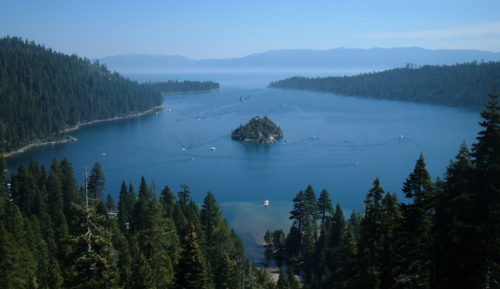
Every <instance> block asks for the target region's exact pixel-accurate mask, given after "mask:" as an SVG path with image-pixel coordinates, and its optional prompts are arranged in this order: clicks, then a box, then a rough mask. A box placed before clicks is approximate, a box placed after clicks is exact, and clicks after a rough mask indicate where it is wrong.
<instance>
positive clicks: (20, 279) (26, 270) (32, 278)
mask: <svg viewBox="0 0 500 289" xmlns="http://www.w3.org/2000/svg"><path fill="white" fill-rule="evenodd" d="M3 221H4V222H0V256H2V257H1V258H0V285H1V286H0V288H5V289H17V288H31V286H33V284H34V282H36V262H35V259H34V256H33V255H32V254H31V252H30V249H29V246H28V241H29V240H27V239H26V237H25V233H26V232H25V230H24V218H23V216H22V214H21V211H20V210H19V208H18V207H17V206H16V205H14V204H9V205H8V206H7V208H6V217H5V219H4V220H3Z"/></svg>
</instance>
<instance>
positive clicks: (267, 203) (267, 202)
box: [262, 200, 269, 208]
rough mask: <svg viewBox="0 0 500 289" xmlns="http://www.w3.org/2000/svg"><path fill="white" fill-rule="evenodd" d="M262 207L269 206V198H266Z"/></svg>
mask: <svg viewBox="0 0 500 289" xmlns="http://www.w3.org/2000/svg"><path fill="white" fill-rule="evenodd" d="M262 207H264V208H267V207H269V201H268V200H265V201H264V204H262Z"/></svg>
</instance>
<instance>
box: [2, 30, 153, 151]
mask: <svg viewBox="0 0 500 289" xmlns="http://www.w3.org/2000/svg"><path fill="white" fill-rule="evenodd" d="M0 103H1V104H2V105H0V153H2V152H8V151H11V150H14V149H17V148H19V147H21V146H24V145H26V144H28V143H30V142H33V141H40V140H47V139H56V138H59V137H60V133H61V131H62V130H64V129H66V128H68V127H72V126H74V125H76V124H78V123H80V122H87V121H92V120H99V119H106V118H112V117H116V116H124V115H128V114H131V113H137V112H142V111H146V110H149V109H151V108H152V107H155V106H158V105H160V104H161V103H162V97H161V95H160V94H159V93H158V91H157V90H155V89H152V88H151V87H149V86H147V85H144V84H139V83H137V82H135V81H131V80H128V79H126V78H124V77H122V76H120V75H119V74H118V73H114V72H110V71H109V70H108V69H106V67H105V66H104V65H100V64H99V63H98V62H91V61H90V60H88V59H84V58H80V57H78V56H76V55H65V54H62V53H58V52H55V51H53V50H51V49H48V48H45V47H43V46H41V45H37V44H35V43H33V42H28V41H23V40H22V39H20V38H11V37H5V38H1V39H0Z"/></svg>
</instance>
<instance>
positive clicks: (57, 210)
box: [0, 159, 274, 289]
mask: <svg viewBox="0 0 500 289" xmlns="http://www.w3.org/2000/svg"><path fill="white" fill-rule="evenodd" d="M0 161H1V162H0V256H1V258H0V288H2V289H21V288H45V289H58V288H85V289H90V288H92V289H100V288H101V289H109V288H131V289H132V288H137V289H139V288H144V289H146V288H148V289H149V288H186V289H188V288H192V289H195V288H205V289H210V288H249V289H250V288H256V289H258V288H262V289H264V288H274V287H273V284H272V283H271V282H270V280H269V279H268V277H267V275H265V273H264V272H263V271H261V270H257V269H256V268H255V267H254V266H253V264H252V263H251V262H250V261H249V260H248V259H247V258H246V257H245V254H244V250H243V245H242V242H241V240H240V239H239V238H238V237H237V236H236V235H235V234H234V232H233V231H232V230H231V229H230V228H229V226H228V225H227V222H226V221H225V220H224V219H223V218H222V217H221V211H220V208H219V206H218V204H217V202H216V200H215V196H214V195H213V194H211V193H210V192H209V193H207V194H206V197H205V199H204V202H203V204H202V205H201V209H200V208H199V206H198V205H197V204H195V203H194V201H193V200H192V199H191V197H190V193H191V192H190V190H189V187H188V186H183V187H182V190H181V191H180V192H179V193H178V194H177V197H176V196H175V195H174V193H173V192H172V191H171V190H170V188H168V187H165V188H163V189H162V190H161V192H160V196H159V198H158V195H157V192H156V186H155V185H154V183H147V182H146V180H145V179H144V178H142V179H141V183H140V186H139V189H138V192H137V193H136V190H135V188H134V186H133V185H132V184H126V183H123V184H122V185H121V188H117V189H119V190H120V192H119V200H118V203H117V204H116V203H115V202H114V201H113V199H112V197H111V195H107V198H104V196H103V191H104V186H105V182H104V180H105V176H104V173H103V171H102V169H101V166H100V165H99V164H95V165H94V167H93V169H92V172H91V174H90V176H89V177H88V178H87V181H85V182H84V183H85V185H84V186H83V187H81V188H78V187H77V181H76V179H75V176H74V174H73V170H72V166H71V164H70V163H69V162H68V161H67V160H62V161H57V160H54V161H53V162H52V164H51V166H50V169H48V170H46V169H45V168H44V167H42V166H40V165H39V164H37V163H35V162H31V163H30V164H29V166H28V167H25V166H24V165H20V166H19V169H18V171H17V173H15V174H13V175H12V176H8V172H7V170H6V164H5V161H4V159H0Z"/></svg>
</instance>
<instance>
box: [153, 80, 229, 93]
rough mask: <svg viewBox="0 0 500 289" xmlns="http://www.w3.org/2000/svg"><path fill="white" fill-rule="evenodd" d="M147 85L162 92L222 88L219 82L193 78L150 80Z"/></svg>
mask: <svg viewBox="0 0 500 289" xmlns="http://www.w3.org/2000/svg"><path fill="white" fill-rule="evenodd" d="M147 85H148V86H150V87H152V88H154V89H157V90H159V91H160V93H176V92H201V91H209V90H214V89H219V88H220V85H219V83H218V82H214V81H193V80H183V81H177V80H169V81H160V82H148V83H147Z"/></svg>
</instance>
